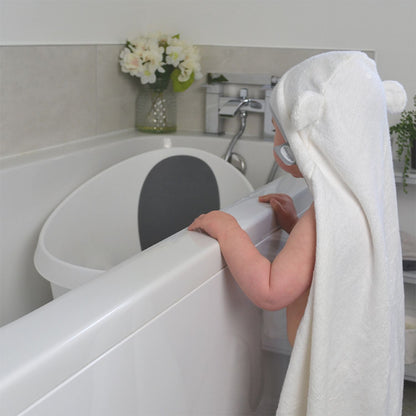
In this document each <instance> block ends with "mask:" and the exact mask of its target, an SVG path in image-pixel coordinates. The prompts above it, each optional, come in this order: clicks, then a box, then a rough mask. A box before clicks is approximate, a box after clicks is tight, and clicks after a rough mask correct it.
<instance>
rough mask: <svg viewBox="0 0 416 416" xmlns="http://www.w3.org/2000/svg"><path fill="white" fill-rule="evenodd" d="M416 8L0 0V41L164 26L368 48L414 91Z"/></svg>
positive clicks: (273, 1)
mask: <svg viewBox="0 0 416 416" xmlns="http://www.w3.org/2000/svg"><path fill="white" fill-rule="evenodd" d="M415 15H416V2H415V1H414V0H350V1H348V2H334V1H332V0H314V1H310V0H298V1H288V0H286V1H285V0H260V1H254V0H211V1H209V2H208V1H207V2H200V1H194V0H136V1H133V0H85V1H80V0H19V1H16V0H2V2H1V4H0V38H1V40H0V41H1V44H3V45H29V44H30V45H40V44H41V45H43V44H114V43H117V44H118V43H122V42H124V40H125V38H126V37H128V36H134V35H136V34H137V33H139V32H143V31H149V30H163V31H168V32H175V33H176V32H181V33H182V34H183V35H185V36H186V37H187V38H189V39H191V40H192V41H193V42H195V43H198V44H207V45H232V46H267V47H290V48H297V47H301V48H324V49H334V48H335V49H336V48H340V49H369V50H375V51H376V52H377V56H378V63H379V66H380V72H381V75H382V77H383V78H395V79H399V80H400V81H401V82H402V83H403V84H404V85H405V87H406V88H407V90H408V91H409V94H410V95H412V96H413V95H414V94H415V93H416V80H415V79H414V76H413V74H414V72H415V66H416V50H415V48H414V44H413V41H414V39H415V38H416V28H415V25H414V16H415ZM172 16H173V18H172ZM74 22H76V24H74Z"/></svg>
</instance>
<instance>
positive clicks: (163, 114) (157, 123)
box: [136, 81, 176, 134]
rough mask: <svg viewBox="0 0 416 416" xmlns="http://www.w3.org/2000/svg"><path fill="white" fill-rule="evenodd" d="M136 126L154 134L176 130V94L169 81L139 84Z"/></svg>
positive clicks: (140, 129)
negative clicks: (167, 82)
mask: <svg viewBox="0 0 416 416" xmlns="http://www.w3.org/2000/svg"><path fill="white" fill-rule="evenodd" d="M136 128H137V130H139V131H142V132H145V133H156V134H158V133H172V132H174V131H176V94H175V93H174V92H173V89H172V85H171V83H169V84H168V85H166V83H158V81H156V82H155V83H154V84H139V93H138V95H137V99H136Z"/></svg>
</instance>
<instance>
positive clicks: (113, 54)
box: [97, 45, 140, 134]
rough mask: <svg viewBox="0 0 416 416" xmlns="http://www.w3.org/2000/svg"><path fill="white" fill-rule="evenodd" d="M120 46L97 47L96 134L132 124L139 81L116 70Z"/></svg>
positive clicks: (124, 127)
mask: <svg viewBox="0 0 416 416" xmlns="http://www.w3.org/2000/svg"><path fill="white" fill-rule="evenodd" d="M121 49H122V46H121V45H100V46H98V47H97V134H102V133H108V132H111V131H116V130H123V129H129V128H133V127H134V108H135V101H136V96H137V92H138V84H139V82H140V80H139V79H138V78H135V77H132V76H130V75H129V74H124V73H122V72H121V70H120V65H119V63H118V58H119V55H120V51H121Z"/></svg>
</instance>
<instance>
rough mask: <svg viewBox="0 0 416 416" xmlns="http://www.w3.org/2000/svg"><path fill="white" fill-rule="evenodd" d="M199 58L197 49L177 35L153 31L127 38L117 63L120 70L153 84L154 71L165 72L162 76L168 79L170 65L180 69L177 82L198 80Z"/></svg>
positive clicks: (199, 74) (154, 80) (199, 73)
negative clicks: (148, 33) (152, 32)
mask: <svg viewBox="0 0 416 416" xmlns="http://www.w3.org/2000/svg"><path fill="white" fill-rule="evenodd" d="M200 60H201V58H200V56H199V51H198V49H197V48H196V47H194V46H192V45H191V44H190V43H187V42H185V41H183V40H181V39H179V35H174V36H170V35H167V34H165V33H162V32H157V33H154V34H151V35H146V36H139V37H138V38H136V39H132V40H129V41H127V43H126V47H125V48H124V49H123V50H122V51H121V53H120V59H119V62H120V66H121V70H122V71H123V72H126V73H129V74H130V75H133V76H136V77H139V78H140V80H141V82H142V83H143V84H153V83H155V82H156V81H157V80H158V77H159V75H158V73H165V72H166V71H169V73H168V74H166V75H165V78H166V79H168V76H169V75H170V73H171V71H172V67H174V68H178V69H179V70H180V74H179V75H178V77H177V80H178V81H179V82H186V81H189V79H190V78H191V77H193V78H192V80H193V79H200V78H201V77H202V73H201V65H200ZM191 83H192V82H191ZM191 83H189V85H190V84H191ZM189 85H187V86H186V88H187V87H188V86H189ZM186 88H185V89H186Z"/></svg>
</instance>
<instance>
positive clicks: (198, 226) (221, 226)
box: [188, 211, 240, 240]
mask: <svg viewBox="0 0 416 416" xmlns="http://www.w3.org/2000/svg"><path fill="white" fill-rule="evenodd" d="M239 228H240V226H239V225H238V222H237V221H236V219H235V218H234V217H233V216H232V215H230V214H227V213H225V212H222V211H211V212H209V213H208V214H202V215H200V216H199V217H198V218H196V219H195V220H194V222H193V223H192V224H191V225H190V226H189V227H188V230H189V231H199V230H201V231H204V232H205V233H207V234H208V235H209V236H211V237H213V238H215V239H216V240H220V239H221V238H222V237H223V236H225V235H226V234H227V233H229V232H230V231H232V230H233V229H239Z"/></svg>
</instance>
